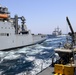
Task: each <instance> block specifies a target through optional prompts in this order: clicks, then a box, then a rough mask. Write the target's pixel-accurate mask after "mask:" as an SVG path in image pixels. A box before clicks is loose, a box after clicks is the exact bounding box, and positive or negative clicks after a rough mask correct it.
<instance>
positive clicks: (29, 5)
mask: <svg viewBox="0 0 76 75" xmlns="http://www.w3.org/2000/svg"><path fill="white" fill-rule="evenodd" d="M0 4H1V5H2V6H7V7H8V9H9V11H10V13H11V16H12V17H13V16H14V15H15V14H18V15H19V16H24V17H25V18H26V25H27V27H28V29H30V30H31V31H32V33H52V31H53V30H54V29H55V28H56V27H57V26H59V27H60V29H61V30H62V32H63V33H67V32H68V31H69V28H68V24H67V22H66V16H68V17H69V19H70V21H71V23H72V26H73V28H74V30H75V31H76V0H0Z"/></svg>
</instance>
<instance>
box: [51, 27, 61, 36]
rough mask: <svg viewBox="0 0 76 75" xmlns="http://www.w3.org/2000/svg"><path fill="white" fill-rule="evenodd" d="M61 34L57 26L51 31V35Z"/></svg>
mask: <svg viewBox="0 0 76 75" xmlns="http://www.w3.org/2000/svg"><path fill="white" fill-rule="evenodd" d="M61 34H62V31H61V30H60V29H59V27H57V28H55V30H54V31H53V33H52V35H55V36H57V35H61Z"/></svg>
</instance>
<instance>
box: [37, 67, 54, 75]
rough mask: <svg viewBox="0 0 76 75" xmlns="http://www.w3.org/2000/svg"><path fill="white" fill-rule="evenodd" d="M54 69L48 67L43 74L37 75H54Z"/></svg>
mask: <svg viewBox="0 0 76 75" xmlns="http://www.w3.org/2000/svg"><path fill="white" fill-rule="evenodd" d="M53 72H54V68H53V67H48V68H46V69H45V70H43V71H42V72H40V73H38V74H37V75H54V74H53Z"/></svg>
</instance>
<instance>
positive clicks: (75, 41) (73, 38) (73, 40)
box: [66, 17, 76, 45]
mask: <svg viewBox="0 0 76 75" xmlns="http://www.w3.org/2000/svg"><path fill="white" fill-rule="evenodd" d="M66 20H67V23H68V25H69V28H70V30H71V34H70V36H71V37H72V45H76V37H75V36H76V35H75V32H74V30H73V28H72V25H71V23H70V21H69V19H68V17H66Z"/></svg>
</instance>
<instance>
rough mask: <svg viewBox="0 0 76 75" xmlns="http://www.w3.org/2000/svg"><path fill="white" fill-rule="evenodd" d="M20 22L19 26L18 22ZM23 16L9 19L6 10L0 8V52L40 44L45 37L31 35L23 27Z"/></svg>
mask: <svg viewBox="0 0 76 75" xmlns="http://www.w3.org/2000/svg"><path fill="white" fill-rule="evenodd" d="M19 19H20V20H21V25H19V23H18V20H19ZM25 21H26V19H25V18H24V16H22V17H18V15H15V16H14V18H11V16H10V13H9V12H8V8H6V7H2V6H0V50H6V49H7V50H8V49H11V48H18V47H24V46H27V45H32V44H35V43H38V42H41V41H43V40H45V39H46V37H45V35H42V34H41V35H32V34H31V31H30V30H28V29H27V27H26V25H25Z"/></svg>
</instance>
